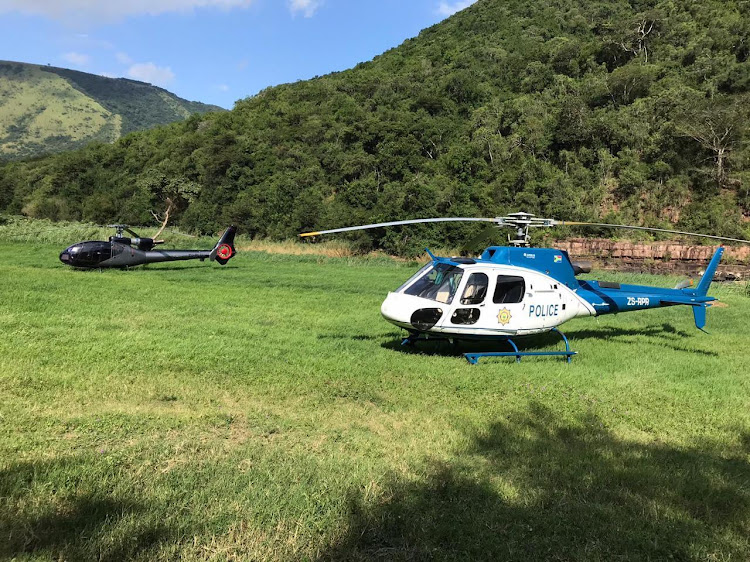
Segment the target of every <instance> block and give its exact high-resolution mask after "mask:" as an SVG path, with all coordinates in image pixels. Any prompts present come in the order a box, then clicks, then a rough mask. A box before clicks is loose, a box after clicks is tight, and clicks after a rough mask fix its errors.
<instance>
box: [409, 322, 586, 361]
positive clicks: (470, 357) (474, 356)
mask: <svg viewBox="0 0 750 562" xmlns="http://www.w3.org/2000/svg"><path fill="white" fill-rule="evenodd" d="M550 331H551V332H555V333H557V334H560V337H562V339H563V341H564V342H565V351H520V350H519V349H518V346H517V345H516V342H514V341H513V340H512V339H510V338H508V337H505V338H502V340H503V341H507V342H508V343H509V344H510V345H511V346H513V351H486V352H477V353H464V357H465V358H466V360H467V361H468V362H469V363H471V364H472V365H476V364H477V363H478V362H479V359H480V358H482V357H515V358H516V363H520V362H521V357H543V356H557V357H565V359H566V360H567V361H568V363H570V362H571V360H572V359H573V356H574V355H578V352H577V351H571V350H570V343H569V342H568V338H567V337H565V334H563V333H562V332H561V331H560V330H558V329H557V328H552V330H550ZM429 340H436V341H441V340H449V341H451V342H453V339H452V338H446V337H441V336H437V337H423V336H422V335H421V334H412V335H410V336H409V337H408V338H405V339H404V340H403V341H402V342H401V345H414V344H415V343H416V342H418V341H429Z"/></svg>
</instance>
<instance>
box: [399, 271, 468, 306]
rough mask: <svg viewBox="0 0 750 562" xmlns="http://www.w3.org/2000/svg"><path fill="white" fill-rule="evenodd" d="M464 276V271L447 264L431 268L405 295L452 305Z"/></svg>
mask: <svg viewBox="0 0 750 562" xmlns="http://www.w3.org/2000/svg"><path fill="white" fill-rule="evenodd" d="M420 273H421V271H420ZM463 274H464V270H463V269H461V268H460V267H456V266H455V265H448V264H447V263H439V264H437V265H435V266H430V267H429V269H428V270H427V271H426V272H425V273H423V274H422V276H421V277H420V278H419V279H418V280H417V281H416V282H415V283H414V284H413V285H411V286H410V287H409V288H408V289H406V290H405V291H404V294H405V295H412V296H415V297H420V298H423V299H430V300H433V301H437V302H441V303H443V304H450V303H451V301H452V300H453V295H455V294H456V289H458V285H459V284H460V283H461V276H462V275H463ZM417 275H419V274H417Z"/></svg>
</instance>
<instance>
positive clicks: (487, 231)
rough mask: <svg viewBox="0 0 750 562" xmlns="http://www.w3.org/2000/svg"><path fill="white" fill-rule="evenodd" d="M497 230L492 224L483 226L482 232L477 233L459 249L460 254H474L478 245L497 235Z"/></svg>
mask: <svg viewBox="0 0 750 562" xmlns="http://www.w3.org/2000/svg"><path fill="white" fill-rule="evenodd" d="M497 228H498V227H497V225H494V224H488V225H486V226H483V227H482V230H480V231H479V234H477V235H476V236H474V238H472V239H471V240H469V241H468V242H466V243H465V244H464V245H463V247H462V248H461V252H462V253H464V254H468V253H471V252H475V251H476V250H477V248H478V247H479V245H480V244H482V243H484V241H485V240H487V239H489V238H491V237H492V236H493V235H495V234H497Z"/></svg>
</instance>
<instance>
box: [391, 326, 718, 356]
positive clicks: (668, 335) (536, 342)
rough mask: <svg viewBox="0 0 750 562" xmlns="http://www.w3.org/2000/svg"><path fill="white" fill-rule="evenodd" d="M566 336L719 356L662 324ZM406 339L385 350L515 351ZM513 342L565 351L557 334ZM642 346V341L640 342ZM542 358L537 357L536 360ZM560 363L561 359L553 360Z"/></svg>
mask: <svg viewBox="0 0 750 562" xmlns="http://www.w3.org/2000/svg"><path fill="white" fill-rule="evenodd" d="M564 333H565V335H566V336H567V338H568V340H569V341H570V347H571V349H572V350H573V351H575V350H576V349H575V343H576V342H577V341H581V340H584V339H594V340H601V341H604V342H606V341H614V342H623V343H632V340H630V339H628V338H633V337H639V336H646V337H647V338H651V339H652V340H653V345H657V346H659V347H666V348H669V349H672V350H674V351H680V352H684V353H694V354H697V355H704V356H709V357H718V356H719V354H718V353H716V352H715V351H710V350H704V349H695V348H691V347H683V346H680V345H678V343H679V342H680V341H681V340H682V339H683V338H688V337H690V334H689V333H687V332H684V331H682V330H677V329H676V328H675V327H674V326H672V325H671V324H660V325H658V326H656V325H654V326H646V327H644V328H638V329H627V328H617V327H613V326H603V327H601V328H593V329H579V330H571V331H567V330H564ZM402 341H403V338H400V339H398V340H392V341H389V342H385V343H384V344H382V347H383V348H385V349H390V350H392V351H399V352H402V353H407V354H421V355H438V356H448V357H457V356H460V355H461V354H463V353H469V352H479V351H513V348H512V347H511V345H510V344H508V343H507V342H506V341H504V340H503V339H500V338H498V339H491V338H488V339H486V340H483V341H471V340H462V341H457V342H456V343H454V344H451V343H450V342H448V341H447V340H440V339H435V340H433V341H426V342H425V341H420V342H418V343H417V344H415V345H405V346H402V345H401V342H402ZM513 341H515V342H516V344H518V347H519V349H520V350H521V351H537V350H542V349H548V348H554V349H557V350H564V349H565V345H564V344H563V342H562V338H560V336H559V335H558V334H555V333H552V332H547V333H545V334H539V335H534V336H518V337H516V338H513ZM639 343H641V342H639ZM537 360H540V358H535V361H537ZM554 360H559V358H554Z"/></svg>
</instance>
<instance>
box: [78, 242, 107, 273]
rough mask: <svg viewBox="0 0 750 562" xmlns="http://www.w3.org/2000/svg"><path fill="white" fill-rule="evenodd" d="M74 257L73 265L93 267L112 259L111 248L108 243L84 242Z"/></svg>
mask: <svg viewBox="0 0 750 562" xmlns="http://www.w3.org/2000/svg"><path fill="white" fill-rule="evenodd" d="M74 256H75V262H74V263H75V265H80V266H88V267H94V266H97V265H99V264H100V263H101V262H103V261H105V260H108V259H109V258H111V257H112V247H111V244H110V243H109V242H84V243H82V244H79V245H78V250H77V252H76V253H75V254H74Z"/></svg>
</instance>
